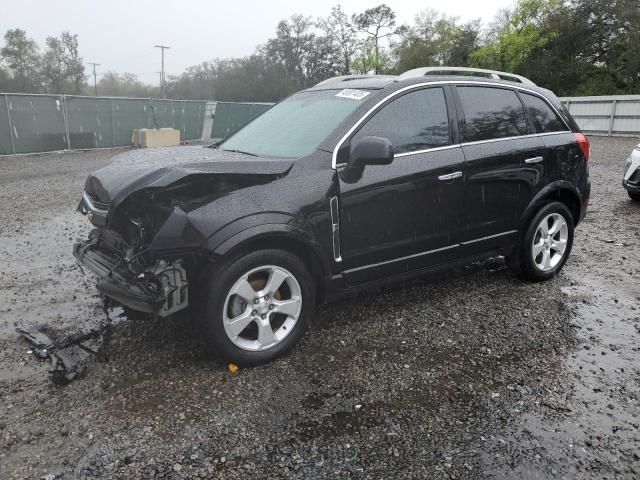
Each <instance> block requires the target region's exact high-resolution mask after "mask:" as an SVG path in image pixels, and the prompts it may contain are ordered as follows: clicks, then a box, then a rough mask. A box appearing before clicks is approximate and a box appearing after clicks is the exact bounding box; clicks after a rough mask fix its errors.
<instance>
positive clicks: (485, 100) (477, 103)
mask: <svg viewBox="0 0 640 480" xmlns="http://www.w3.org/2000/svg"><path fill="white" fill-rule="evenodd" d="M456 90H457V92H458V96H459V97H460V102H461V103H462V110H463V111H464V118H465V125H464V128H463V130H462V137H463V141H465V142H476V141H479V140H490V139H494V138H505V137H517V136H519V135H527V134H529V133H530V132H529V125H528V123H527V116H526V113H525V111H524V107H523V106H522V102H520V99H519V98H518V96H517V95H516V93H515V92H514V91H513V90H507V89H504V88H487V87H456Z"/></svg>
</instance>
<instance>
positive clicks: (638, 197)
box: [627, 191, 640, 202]
mask: <svg viewBox="0 0 640 480" xmlns="http://www.w3.org/2000/svg"><path fill="white" fill-rule="evenodd" d="M627 193H628V194H629V196H630V197H631V200H634V201H636V202H640V193H636V192H629V191H627Z"/></svg>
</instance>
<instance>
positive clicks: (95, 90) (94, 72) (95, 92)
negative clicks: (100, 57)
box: [87, 62, 100, 97]
mask: <svg viewBox="0 0 640 480" xmlns="http://www.w3.org/2000/svg"><path fill="white" fill-rule="evenodd" d="M87 63H88V64H89V65H93V92H94V94H95V96H96V97H97V96H98V82H97V81H96V67H99V66H100V64H99V63H92V62H87Z"/></svg>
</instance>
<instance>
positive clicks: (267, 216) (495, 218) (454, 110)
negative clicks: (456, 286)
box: [74, 77, 590, 311]
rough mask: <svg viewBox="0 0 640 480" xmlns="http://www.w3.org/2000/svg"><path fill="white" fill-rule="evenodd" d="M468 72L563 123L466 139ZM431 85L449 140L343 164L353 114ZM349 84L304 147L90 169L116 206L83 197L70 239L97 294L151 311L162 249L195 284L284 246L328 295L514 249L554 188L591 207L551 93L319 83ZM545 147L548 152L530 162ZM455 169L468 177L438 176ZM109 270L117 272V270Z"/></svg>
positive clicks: (151, 154) (442, 81)
mask: <svg viewBox="0 0 640 480" xmlns="http://www.w3.org/2000/svg"><path fill="white" fill-rule="evenodd" d="M469 83H473V84H474V85H482V86H490V87H494V88H503V89H511V90H516V91H518V89H521V90H522V89H526V90H527V91H529V92H533V93H535V94H536V95H538V96H540V97H543V98H545V99H546V101H547V102H548V103H550V104H552V105H553V107H554V108H555V110H556V112H557V113H558V115H559V116H560V117H561V118H562V120H563V122H564V123H565V125H566V127H567V128H566V132H555V133H554V134H535V131H534V130H533V127H532V126H531V125H529V128H530V129H531V130H530V131H528V132H526V133H525V134H524V135H523V136H521V137H516V138H510V139H500V140H498V141H480V142H471V143H470V142H467V143H465V142H464V139H463V138H462V124H463V121H464V118H463V114H462V112H461V110H460V105H459V103H458V100H457V96H456V95H457V94H456V92H455V85H456V84H458V85H464V84H469ZM434 85H438V86H439V87H440V88H443V89H444V90H445V94H446V101H447V110H448V123H449V127H450V140H449V145H448V146H446V147H445V148H435V149H431V150H427V151H423V152H411V154H408V155H396V158H395V159H394V160H393V162H392V163H391V164H389V165H366V166H365V167H364V168H362V169H361V171H360V173H359V178H358V175H356V176H355V178H354V177H353V176H349V175H346V174H345V170H346V168H347V167H346V165H344V164H341V162H342V161H347V160H348V157H349V149H350V148H351V147H350V145H349V138H346V139H345V141H344V142H342V139H343V137H344V136H345V134H347V133H348V132H349V131H350V129H351V128H352V127H353V126H354V124H355V123H356V122H358V121H359V120H360V119H361V118H362V117H363V115H365V114H366V113H370V114H373V113H375V112H373V111H371V109H372V108H373V107H374V106H376V105H377V104H378V103H379V102H380V101H381V100H383V99H385V98H386V97H388V96H389V95H391V94H392V93H394V92H398V91H400V90H403V91H404V89H408V90H409V91H412V89H413V87H414V86H415V88H429V87H430V86H434ZM345 87H348V88H352V89H362V90H367V91H369V92H370V94H369V95H368V97H367V99H366V101H364V102H363V103H362V105H361V106H360V107H358V108H357V109H356V110H355V111H354V112H353V113H352V114H351V115H350V116H348V117H347V118H346V120H345V121H344V122H342V124H341V125H340V126H339V127H338V128H336V129H335V130H334V131H333V133H332V134H331V135H329V137H328V138H326V139H325V140H324V141H323V142H322V143H321V145H320V147H319V148H318V149H316V150H315V151H314V152H313V153H312V154H310V155H308V156H306V157H303V158H299V159H295V160H291V159H264V158H257V159H256V158H253V157H250V156H246V155H243V154H241V153H234V152H229V151H222V150H216V149H212V148H202V147H177V148H172V149H158V150H150V151H134V152H128V153H125V154H123V155H121V156H119V157H117V158H116V160H115V162H114V163H113V164H112V165H110V166H108V167H106V168H104V169H102V170H99V171H97V172H95V173H94V174H93V175H91V176H90V177H89V178H88V180H87V183H86V187H85V190H86V194H88V195H89V198H90V199H92V200H93V201H94V202H95V203H96V204H104V205H105V206H108V213H106V212H103V213H104V215H103V216H101V215H100V214H96V213H92V212H91V208H90V207H91V206H90V205H88V203H87V201H86V200H83V202H81V205H80V207H79V209H80V210H81V211H83V213H92V217H91V218H92V222H93V223H94V224H95V225H96V226H97V227H98V228H97V229H96V230H94V232H93V233H92V235H91V238H90V240H89V241H86V242H82V243H79V244H76V245H75V247H74V254H75V255H76V258H77V259H78V260H79V262H80V263H81V264H83V265H85V266H87V267H88V268H89V269H91V270H93V271H95V272H97V273H98V274H99V276H100V277H101V279H100V280H99V282H98V288H99V289H100V290H101V291H102V292H103V293H105V294H107V295H108V296H111V297H112V298H115V299H116V300H117V301H118V302H120V303H124V304H126V305H129V306H131V307H133V308H136V309H139V310H145V311H153V310H154V309H156V308H157V304H158V302H161V300H162V299H161V298H158V297H155V298H153V293H154V292H152V291H149V290H148V288H147V287H146V286H145V285H141V284H136V280H135V278H136V276H138V275H139V274H140V272H143V271H145V270H146V269H149V268H150V265H153V264H154V262H157V261H158V259H162V258H165V259H169V260H170V259H175V258H183V259H187V260H188V269H189V281H190V284H191V285H192V286H193V285H197V284H198V283H199V282H201V281H203V280H202V278H203V277H202V275H201V274H202V273H203V272H206V271H207V266H208V265H210V264H211V263H215V262H217V261H219V260H220V258H221V257H223V256H226V255H233V254H235V253H238V252H243V251H246V250H253V249H259V248H265V247H269V248H271V247H279V248H282V249H285V250H290V251H293V252H294V253H296V254H298V255H300V256H301V257H302V258H303V260H304V261H305V262H306V264H307V265H308V267H309V269H310V270H312V271H313V274H314V277H315V278H316V281H317V286H318V288H319V294H320V298H322V299H324V300H325V301H328V300H331V299H334V298H336V297H338V296H340V295H342V294H344V293H345V292H347V291H350V290H352V289H354V288H358V287H361V286H366V285H371V284H372V283H376V282H381V281H382V282H386V281H389V280H394V279H400V278H406V277H407V276H411V275H417V274H420V273H424V272H425V271H427V270H430V269H433V268H436V267H441V266H443V265H444V266H446V265H449V264H450V262H454V261H455V262H458V261H460V260H465V259H470V258H475V257H477V256H482V255H487V254H495V253H498V254H500V253H502V254H508V253H509V252H510V250H511V249H512V248H513V245H514V243H515V240H516V238H517V235H518V234H519V232H522V229H523V228H524V227H525V225H526V223H527V219H528V218H530V217H531V216H532V215H533V213H534V212H535V211H536V210H537V209H538V208H539V207H540V206H541V205H542V204H544V203H545V202H547V201H549V199H551V198H553V199H558V200H561V201H564V202H565V203H567V204H568V205H569V207H570V210H571V211H572V213H573V214H574V221H575V223H576V224H577V223H578V222H579V221H580V220H581V219H582V218H583V217H584V215H585V210H586V205H587V201H588V197H589V191H590V182H589V176H588V168H587V162H586V160H587V159H586V158H585V156H584V155H583V153H582V151H581V149H580V148H579V145H578V143H577V141H576V138H575V135H574V132H578V131H579V130H578V127H577V125H576V124H575V122H574V121H573V119H572V118H571V117H570V116H569V114H568V113H567V111H566V110H565V109H564V107H563V106H562V105H561V103H560V102H559V100H558V99H557V98H556V97H555V96H554V95H553V94H552V93H551V92H549V91H547V90H544V89H541V88H537V87H533V86H528V85H519V84H514V83H511V82H506V81H499V80H489V79H472V81H471V80H470V78H469V77H422V78H418V79H410V80H398V79H397V78H395V79H394V78H373V79H367V80H354V81H350V82H349V84H348V85H343V84H339V83H338V84H332V83H330V84H327V85H323V86H318V87H315V88H316V89H325V90H326V89H335V90H337V91H339V90H342V89H343V88H345ZM394 98H395V97H394ZM394 98H390V99H389V101H392V100H393V99H394ZM383 106H384V104H382V105H380V106H379V108H382V107H383ZM379 108H378V109H379ZM356 132H357V129H356ZM354 133H355V132H354ZM338 146H341V147H342V148H341V149H340V151H339V152H336V155H335V156H336V159H337V163H338V165H337V168H333V166H332V157H333V156H334V150H335V149H336V148H337V147H338ZM539 156H540V157H543V161H541V162H540V163H535V164H532V165H529V164H527V163H525V160H526V159H529V158H531V157H539ZM451 172H461V173H462V174H461V176H459V177H458V178H454V179H451V180H446V181H443V180H441V179H439V177H441V176H442V175H448V174H451ZM334 197H335V198H336V200H334V202H336V203H335V204H334V216H333V217H334V218H332V214H331V202H332V198H334ZM335 217H337V218H335ZM132 219H133V221H132ZM136 224H137V225H136ZM336 232H337V234H336ZM336 242H337V244H336ZM109 271H111V272H119V276H118V278H116V279H114V278H113V277H114V274H113V273H112V274H108V272H109ZM114 290H115V291H117V292H115V293H114ZM132 298H135V299H136V300H135V301H133V300H131V299H132Z"/></svg>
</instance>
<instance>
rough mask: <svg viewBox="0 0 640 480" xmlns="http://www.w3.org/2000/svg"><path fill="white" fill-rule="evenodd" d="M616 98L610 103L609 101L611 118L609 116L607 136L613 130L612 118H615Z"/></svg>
mask: <svg viewBox="0 0 640 480" xmlns="http://www.w3.org/2000/svg"><path fill="white" fill-rule="evenodd" d="M617 102H618V100H617V99H615V98H614V99H613V100H612V103H611V118H609V135H608V136H609V137H610V136H611V133H612V132H613V120H614V119H615V116H616V105H617Z"/></svg>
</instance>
